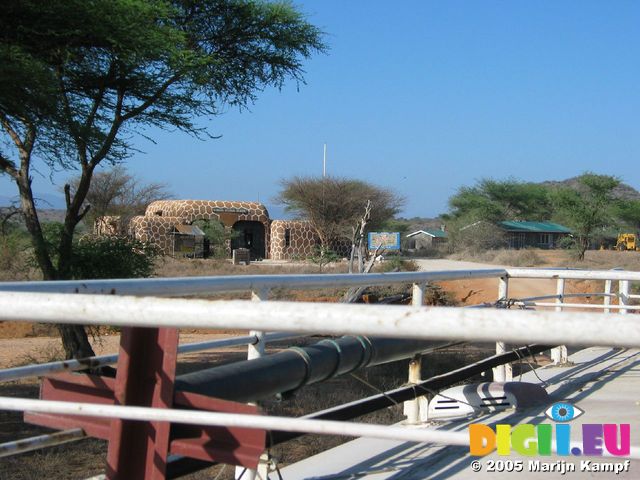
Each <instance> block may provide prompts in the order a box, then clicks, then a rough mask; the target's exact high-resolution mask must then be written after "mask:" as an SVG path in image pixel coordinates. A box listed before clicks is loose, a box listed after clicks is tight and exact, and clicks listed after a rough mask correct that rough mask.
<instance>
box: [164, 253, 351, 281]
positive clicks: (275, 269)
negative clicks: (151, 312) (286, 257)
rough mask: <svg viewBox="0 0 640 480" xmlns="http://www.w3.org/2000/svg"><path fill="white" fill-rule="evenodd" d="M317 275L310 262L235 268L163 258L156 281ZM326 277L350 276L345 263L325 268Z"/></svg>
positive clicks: (212, 261)
mask: <svg viewBox="0 0 640 480" xmlns="http://www.w3.org/2000/svg"><path fill="white" fill-rule="evenodd" d="M296 273H298V274H302V273H309V274H317V273H318V266H317V265H314V264H313V263H308V262H295V263H294V262H291V263H271V262H269V261H265V262H253V263H251V264H250V265H233V263H231V260H228V259H222V260H221V259H211V258H207V259H200V258H197V259H176V258H171V257H164V258H162V259H161V260H159V261H158V262H157V265H156V269H155V273H154V276H155V277H196V276H209V275H270V274H272V275H276V274H277V275H287V274H296ZM323 273H347V264H346V262H335V263H331V264H329V265H327V266H325V267H323Z"/></svg>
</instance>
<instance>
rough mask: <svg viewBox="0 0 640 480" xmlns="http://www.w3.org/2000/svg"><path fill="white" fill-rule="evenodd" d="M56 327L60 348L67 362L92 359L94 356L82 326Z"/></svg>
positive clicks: (64, 325)
mask: <svg viewBox="0 0 640 480" xmlns="http://www.w3.org/2000/svg"><path fill="white" fill-rule="evenodd" d="M56 327H57V328H58V332H59V333H60V339H61V340H62V347H63V348H64V353H65V358H66V359H67V360H69V359H72V358H86V357H93V356H94V355H95V353H94V351H93V348H92V347H91V344H90V343H89V338H88V337H87V332H86V330H85V329H84V326H82V325H67V324H59V325H56Z"/></svg>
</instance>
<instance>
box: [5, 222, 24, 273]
mask: <svg viewBox="0 0 640 480" xmlns="http://www.w3.org/2000/svg"><path fill="white" fill-rule="evenodd" d="M28 250H29V235H27V233H26V232H25V231H24V230H23V229H20V228H18V227H16V226H15V225H11V226H9V225H5V228H4V229H3V230H2V231H0V280H25V279H27V276H28V272H27V271H26V270H27V269H26V267H27V266H28V262H27V255H28Z"/></svg>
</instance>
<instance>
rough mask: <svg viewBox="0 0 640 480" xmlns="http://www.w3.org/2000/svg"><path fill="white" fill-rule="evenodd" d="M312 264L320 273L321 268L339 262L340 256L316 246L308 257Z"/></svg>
mask: <svg viewBox="0 0 640 480" xmlns="http://www.w3.org/2000/svg"><path fill="white" fill-rule="evenodd" d="M309 260H311V261H312V262H313V263H315V264H316V265H318V269H319V271H320V272H322V268H323V267H324V266H326V265H328V264H330V263H333V262H337V261H338V260H340V256H339V255H338V254H337V253H336V252H334V251H333V250H331V249H329V248H325V247H323V246H322V245H316V247H315V248H314V249H313V254H312V255H311V256H310V257H309Z"/></svg>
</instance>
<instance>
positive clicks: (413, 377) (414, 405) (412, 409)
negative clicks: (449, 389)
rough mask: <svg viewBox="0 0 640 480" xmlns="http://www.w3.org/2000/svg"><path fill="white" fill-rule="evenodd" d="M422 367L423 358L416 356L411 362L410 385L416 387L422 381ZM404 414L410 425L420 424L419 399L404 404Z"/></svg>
mask: <svg viewBox="0 0 640 480" xmlns="http://www.w3.org/2000/svg"><path fill="white" fill-rule="evenodd" d="M421 367H422V357H421V356H420V355H416V356H414V357H413V358H412V359H411V361H410V362H409V384H412V385H416V384H418V383H420V381H421V380H422V377H421V374H420V369H421ZM404 414H405V415H406V416H407V423H408V424H409V425H416V424H418V423H420V401H419V399H418V398H414V399H413V400H409V401H408V402H404Z"/></svg>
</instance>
